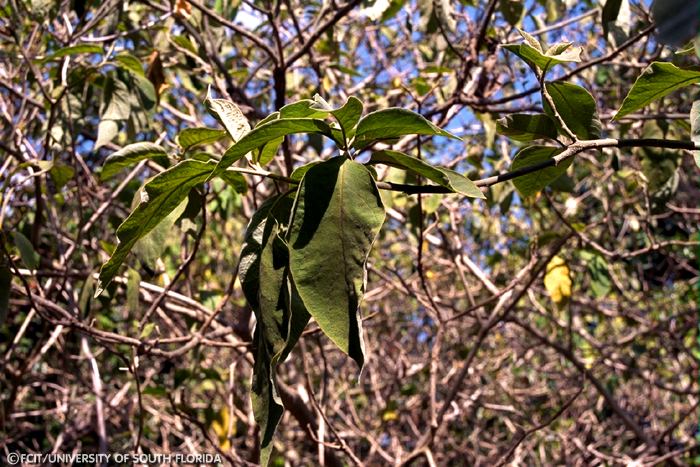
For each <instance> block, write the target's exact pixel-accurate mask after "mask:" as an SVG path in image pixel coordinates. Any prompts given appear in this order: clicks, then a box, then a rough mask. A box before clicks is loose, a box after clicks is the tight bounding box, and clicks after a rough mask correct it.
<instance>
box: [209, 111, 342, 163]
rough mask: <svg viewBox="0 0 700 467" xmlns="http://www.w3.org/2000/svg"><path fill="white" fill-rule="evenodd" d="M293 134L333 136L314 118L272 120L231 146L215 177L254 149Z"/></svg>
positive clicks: (323, 124) (326, 126) (328, 128)
mask: <svg viewBox="0 0 700 467" xmlns="http://www.w3.org/2000/svg"><path fill="white" fill-rule="evenodd" d="M293 133H320V134H323V135H326V136H329V137H331V135H332V133H331V129H330V127H329V126H328V124H327V123H326V122H324V121H323V120H318V119H314V118H287V119H280V120H272V121H270V122H267V123H265V124H263V125H260V126H257V127H255V128H254V129H253V130H251V132H250V133H248V134H246V135H245V136H244V137H243V138H241V140H240V141H238V142H237V143H235V144H234V145H233V146H231V147H230V148H229V149H228V150H227V151H226V153H224V156H223V157H222V158H221V161H220V162H219V164H218V165H217V167H216V170H215V171H214V174H213V175H218V174H219V173H220V172H221V171H222V170H224V169H226V168H227V167H229V166H230V165H231V164H233V163H234V162H236V161H237V160H239V159H240V158H241V157H243V156H245V155H246V154H248V153H249V152H250V151H252V150H254V149H257V148H259V147H262V146H263V145H264V144H265V143H267V142H269V141H272V140H275V139H277V138H280V137H282V136H286V135H290V134H293Z"/></svg>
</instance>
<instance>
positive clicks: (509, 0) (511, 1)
mask: <svg viewBox="0 0 700 467" xmlns="http://www.w3.org/2000/svg"><path fill="white" fill-rule="evenodd" d="M498 9H499V10H500V11H501V14H502V15H503V18H505V20H506V21H508V24H510V25H511V26H517V24H518V23H519V22H520V20H521V19H522V17H523V11H524V9H525V6H524V5H523V2H522V0H501V1H500V2H498Z"/></svg>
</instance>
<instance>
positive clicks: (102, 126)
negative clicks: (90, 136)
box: [93, 120, 119, 151]
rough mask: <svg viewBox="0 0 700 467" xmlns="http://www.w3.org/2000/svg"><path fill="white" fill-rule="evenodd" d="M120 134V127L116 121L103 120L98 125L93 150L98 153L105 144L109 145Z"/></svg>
mask: <svg viewBox="0 0 700 467" xmlns="http://www.w3.org/2000/svg"><path fill="white" fill-rule="evenodd" d="M117 133H119V125H118V124H117V122H116V121H114V120H102V121H101V122H100V123H99V125H97V138H96V139H95V146H94V147H93V149H94V150H95V151H97V150H98V149H100V148H101V147H102V146H104V145H105V144H107V143H109V142H110V141H112V140H113V139H114V137H115V136H117Z"/></svg>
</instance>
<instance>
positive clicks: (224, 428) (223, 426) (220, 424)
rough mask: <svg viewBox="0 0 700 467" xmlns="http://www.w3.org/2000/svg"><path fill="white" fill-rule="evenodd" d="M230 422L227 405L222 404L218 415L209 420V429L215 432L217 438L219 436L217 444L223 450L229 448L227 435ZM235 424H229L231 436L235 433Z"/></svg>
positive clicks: (229, 443)
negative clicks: (211, 420)
mask: <svg viewBox="0 0 700 467" xmlns="http://www.w3.org/2000/svg"><path fill="white" fill-rule="evenodd" d="M230 423H231V415H230V414H229V411H228V407H226V406H224V407H222V409H221V410H220V411H219V416H218V417H217V418H216V419H214V421H213V422H211V429H212V430H213V431H214V433H216V436H217V438H219V446H220V447H221V449H222V450H223V451H228V450H229V449H231V442H230V441H229V437H228V427H229V424H230ZM235 430H236V424H235V423H233V424H232V425H231V436H233V435H234V434H235Z"/></svg>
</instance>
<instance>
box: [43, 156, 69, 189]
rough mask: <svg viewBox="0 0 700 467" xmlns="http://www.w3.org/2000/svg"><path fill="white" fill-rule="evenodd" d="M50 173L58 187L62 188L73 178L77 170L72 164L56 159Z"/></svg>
mask: <svg viewBox="0 0 700 467" xmlns="http://www.w3.org/2000/svg"><path fill="white" fill-rule="evenodd" d="M49 175H50V176H51V180H53V183H54V184H55V185H56V188H58V189H59V190H60V189H61V188H63V187H64V186H65V185H66V183H68V181H69V180H71V179H72V178H73V176H74V175H75V170H74V169H73V167H71V166H70V165H66V164H62V163H61V162H57V161H55V162H54V164H53V167H51V169H50V170H49Z"/></svg>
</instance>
